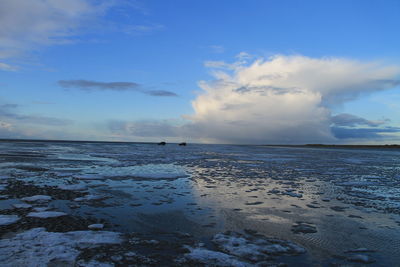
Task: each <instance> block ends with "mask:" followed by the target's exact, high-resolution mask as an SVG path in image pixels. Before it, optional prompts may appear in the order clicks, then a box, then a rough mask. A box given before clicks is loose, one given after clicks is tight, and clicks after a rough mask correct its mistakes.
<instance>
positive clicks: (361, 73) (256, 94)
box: [120, 53, 400, 143]
mask: <svg viewBox="0 0 400 267" xmlns="http://www.w3.org/2000/svg"><path fill="white" fill-rule="evenodd" d="M248 60H249V56H248V55H247V54H244V53H242V54H241V55H240V57H238V60H237V61H236V62H233V63H226V62H218V61H217V62H207V63H206V66H207V67H209V68H211V74H212V76H213V79H211V80H210V81H201V82H199V86H200V88H201V89H202V91H201V92H200V93H199V94H198V95H197V97H196V98H195V100H194V101H193V102H192V106H193V109H194V114H192V115H189V116H185V118H186V119H187V120H188V123H187V124H185V125H180V126H178V127H176V126H174V129H173V130H172V129H171V126H168V127H161V126H162V125H161V124H160V125H159V126H160V127H154V123H152V128H154V129H157V131H158V133H159V136H169V135H171V133H174V134H175V136H181V137H182V138H191V139H195V140H199V141H205V142H222V143H316V142H336V141H338V140H339V139H345V138H346V136H349V138H354V137H357V136H358V137H360V135H355V134H354V131H357V129H353V128H352V127H355V126H358V125H366V126H368V127H382V124H384V123H386V121H372V120H368V119H364V118H360V117H357V116H354V115H351V114H342V115H340V114H339V115H337V116H333V115H332V110H333V109H334V108H336V107H338V106H340V105H342V104H343V103H345V102H346V101H350V100H353V99H356V98H358V97H359V96H361V95H364V94H368V93H372V92H376V91H381V90H385V89H389V88H394V87H396V86H398V85H399V82H398V78H399V74H400V68H399V67H397V66H389V65H385V64H379V63H377V62H361V61H355V60H350V59H345V58H332V57H330V58H310V57H305V56H300V55H290V56H287V55H276V56H273V57H270V58H268V59H256V60H254V61H252V62H248ZM120 123H121V122H120ZM164 124H165V122H164ZM129 125H130V127H129V129H130V132H129V133H130V134H131V135H140V131H132V129H140V127H139V126H140V125H139V124H135V123H134V122H130V123H129ZM136 126H137V127H136ZM142 126H143V125H142ZM163 128H167V130H166V131H165V132H167V133H168V135H165V133H164V131H163V130H162V129H163ZM147 129H149V128H148V127H147ZM393 129H396V128H390V131H385V129H383V128H382V129H380V130H370V132H373V133H374V136H379V134H380V133H385V132H386V133H387V132H390V133H393V132H396V131H395V130H393ZM364 131H369V130H364ZM147 135H148V133H147ZM153 136H155V134H153ZM364 136H366V135H362V136H361V137H364ZM368 136H371V135H368Z"/></svg>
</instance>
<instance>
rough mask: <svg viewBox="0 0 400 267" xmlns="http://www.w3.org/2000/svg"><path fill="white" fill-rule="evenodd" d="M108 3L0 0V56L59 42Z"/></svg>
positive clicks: (5, 56) (81, 0) (63, 0)
mask: <svg viewBox="0 0 400 267" xmlns="http://www.w3.org/2000/svg"><path fill="white" fill-rule="evenodd" d="M109 7H110V5H109V4H104V3H96V2H95V1H89V0H55V1H54V0H40V1H37V0H2V1H1V2H0V25H1V27H0V58H7V57H10V56H16V55H20V54H21V53H24V52H25V51H27V50H30V49H32V48H35V47H37V46H39V45H51V44H63V43H67V42H70V41H71V39H70V38H71V37H72V36H74V35H76V34H77V32H78V31H79V30H80V29H81V27H83V26H84V25H85V24H87V23H89V22H90V21H92V20H94V19H95V18H96V17H98V16H99V15H101V14H103V12H105V10H106V9H107V8H109Z"/></svg>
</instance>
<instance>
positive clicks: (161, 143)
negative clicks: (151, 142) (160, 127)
mask: <svg viewBox="0 0 400 267" xmlns="http://www.w3.org/2000/svg"><path fill="white" fill-rule="evenodd" d="M166 144H167V143H165V142H160V143H158V145H159V146H165V145H166Z"/></svg>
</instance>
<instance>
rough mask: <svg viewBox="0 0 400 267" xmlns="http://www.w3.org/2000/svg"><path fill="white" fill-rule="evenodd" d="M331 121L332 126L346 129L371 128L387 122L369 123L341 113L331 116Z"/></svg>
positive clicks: (369, 121)
mask: <svg viewBox="0 0 400 267" xmlns="http://www.w3.org/2000/svg"><path fill="white" fill-rule="evenodd" d="M331 121H332V123H333V124H335V125H336V126H348V127H355V126H361V125H365V126H371V127H377V126H379V125H382V124H384V123H386V122H387V120H384V121H371V120H367V119H364V118H361V117H358V116H355V115H352V114H347V113H342V114H338V115H336V116H333V117H332V118H331Z"/></svg>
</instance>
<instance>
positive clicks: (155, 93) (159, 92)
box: [142, 90, 178, 96]
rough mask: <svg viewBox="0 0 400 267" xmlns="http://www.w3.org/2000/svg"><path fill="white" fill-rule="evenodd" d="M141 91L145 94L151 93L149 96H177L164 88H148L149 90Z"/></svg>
mask: <svg viewBox="0 0 400 267" xmlns="http://www.w3.org/2000/svg"><path fill="white" fill-rule="evenodd" d="M142 93H145V94H147V95H151V96H178V95H177V94H175V93H174V92H171V91H165V90H149V91H142Z"/></svg>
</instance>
